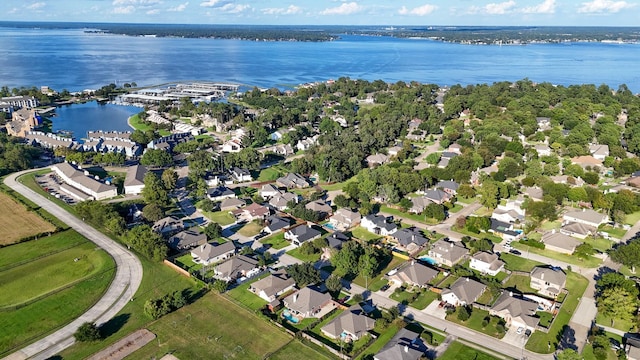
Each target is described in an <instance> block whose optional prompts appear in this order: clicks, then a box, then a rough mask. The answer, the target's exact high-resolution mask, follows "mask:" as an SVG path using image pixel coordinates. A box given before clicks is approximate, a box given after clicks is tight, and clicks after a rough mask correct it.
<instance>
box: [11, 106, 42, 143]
mask: <svg viewBox="0 0 640 360" xmlns="http://www.w3.org/2000/svg"><path fill="white" fill-rule="evenodd" d="M41 123H42V121H41V118H40V116H39V115H37V114H36V112H35V110H33V109H20V110H18V111H14V112H13V113H12V114H11V121H7V123H6V124H5V128H6V129H7V134H9V135H11V136H18V137H25V136H26V135H27V133H28V132H29V131H31V130H33V129H35V128H37V127H39V126H40V125H41Z"/></svg>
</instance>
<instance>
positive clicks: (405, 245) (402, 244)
mask: <svg viewBox="0 0 640 360" xmlns="http://www.w3.org/2000/svg"><path fill="white" fill-rule="evenodd" d="M391 238H392V239H393V240H394V241H395V242H396V243H397V244H398V245H397V247H398V248H399V249H400V250H403V251H406V252H408V253H410V254H411V253H414V252H416V251H418V250H420V249H421V248H422V247H423V246H424V245H425V244H427V243H428V242H429V240H428V239H427V238H426V237H425V236H424V235H423V234H422V232H421V231H420V230H419V229H417V228H415V227H413V228H407V229H400V230H398V231H396V232H394V233H393V234H392V235H391Z"/></svg>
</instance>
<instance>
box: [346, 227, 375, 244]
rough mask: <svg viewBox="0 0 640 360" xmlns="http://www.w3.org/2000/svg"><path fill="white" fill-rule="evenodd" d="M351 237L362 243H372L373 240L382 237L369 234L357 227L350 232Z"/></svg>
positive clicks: (367, 231)
mask: <svg viewBox="0 0 640 360" xmlns="http://www.w3.org/2000/svg"><path fill="white" fill-rule="evenodd" d="M351 235H353V237H356V238H358V239H360V240H364V241H373V240H377V239H380V238H381V237H382V236H380V235H376V234H374V233H372V232H370V231H369V230H367V229H365V228H363V227H362V226H358V227H356V228H354V229H353V230H351Z"/></svg>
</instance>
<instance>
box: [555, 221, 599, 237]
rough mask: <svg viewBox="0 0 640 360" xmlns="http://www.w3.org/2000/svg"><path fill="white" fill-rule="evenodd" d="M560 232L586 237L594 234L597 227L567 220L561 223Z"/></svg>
mask: <svg viewBox="0 0 640 360" xmlns="http://www.w3.org/2000/svg"><path fill="white" fill-rule="evenodd" d="M560 232H561V233H563V234H565V235H569V236H573V237H575V238H578V239H586V238H587V236H592V235H595V234H596V233H597V232H598V228H596V227H593V226H589V225H586V224H582V223H577V222H568V223H564V224H563V225H562V227H561V228H560Z"/></svg>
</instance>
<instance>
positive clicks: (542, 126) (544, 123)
mask: <svg viewBox="0 0 640 360" xmlns="http://www.w3.org/2000/svg"><path fill="white" fill-rule="evenodd" d="M536 122H537V123H538V131H544V130H547V129H550V128H551V118H548V117H537V118H536Z"/></svg>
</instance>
